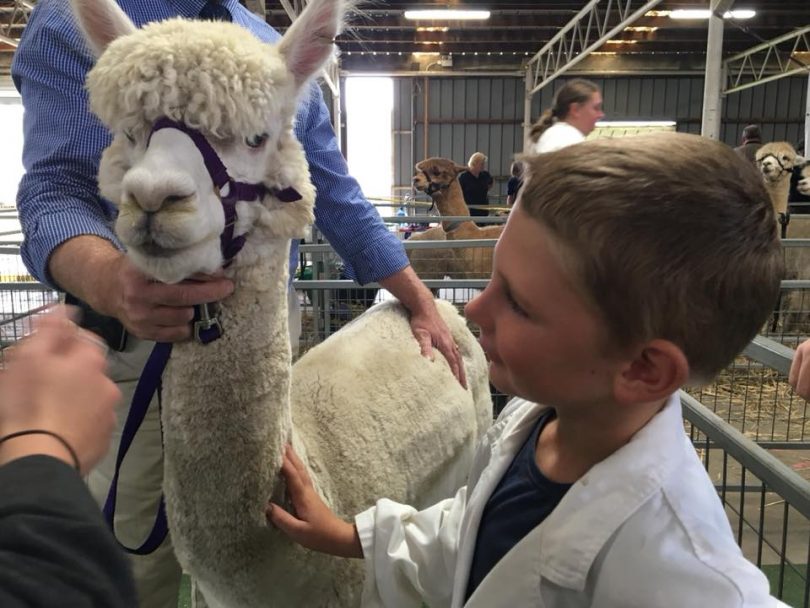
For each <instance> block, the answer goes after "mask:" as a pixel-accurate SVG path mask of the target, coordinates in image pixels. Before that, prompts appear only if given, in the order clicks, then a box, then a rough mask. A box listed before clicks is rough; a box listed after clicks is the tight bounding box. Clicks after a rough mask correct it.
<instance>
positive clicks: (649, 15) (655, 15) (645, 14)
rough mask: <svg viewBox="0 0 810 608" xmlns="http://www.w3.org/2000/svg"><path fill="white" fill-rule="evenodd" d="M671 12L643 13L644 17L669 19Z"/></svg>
mask: <svg viewBox="0 0 810 608" xmlns="http://www.w3.org/2000/svg"><path fill="white" fill-rule="evenodd" d="M671 12H672V11H647V12H646V13H644V16H645V17H669V14H670V13H671Z"/></svg>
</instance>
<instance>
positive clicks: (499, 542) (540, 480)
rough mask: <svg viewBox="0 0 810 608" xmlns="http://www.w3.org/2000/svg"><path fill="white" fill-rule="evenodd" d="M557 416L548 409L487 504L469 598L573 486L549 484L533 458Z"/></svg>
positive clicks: (468, 590) (474, 556) (471, 572)
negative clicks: (540, 440) (536, 448)
mask: <svg viewBox="0 0 810 608" xmlns="http://www.w3.org/2000/svg"><path fill="white" fill-rule="evenodd" d="M554 415H555V414H554V410H553V409H549V410H548V411H547V412H545V413H543V415H542V416H540V419H539V420H538V421H537V423H536V424H535V427H534V429H532V432H531V433H529V437H528V439H526V443H524V444H523V447H522V448H520V451H519V452H518V453H517V455H515V459H514V460H513V461H512V464H511V465H509V468H508V469H507V470H506V473H504V476H503V478H502V479H501V481H500V483H499V484H498V487H497V488H495V491H494V492H493V493H492V496H490V497H489V500H488V501H487V505H486V507H485V508H484V513H483V515H482V517H481V525H480V526H479V528H478V537H477V539H476V542H475V553H474V555H473V562H472V568H471V569H470V578H469V581H468V582H467V596H466V597H467V599H469V597H470V596H471V595H472V594H473V592H474V591H475V589H476V588H477V587H478V585H479V584H480V583H481V581H482V580H484V577H485V576H486V575H487V574H489V571H490V570H492V568H494V567H495V564H497V563H498V562H499V561H500V560H501V558H502V557H503V556H504V555H506V554H507V553H508V552H509V550H510V549H511V548H512V547H514V546H515V545H516V544H517V543H518V541H520V540H521V539H522V538H523V537H524V536H526V535H527V534H528V533H529V532H531V531H532V530H533V529H534V528H536V527H537V526H539V525H540V523H541V522H542V521H543V520H544V519H545V518H546V517H548V516H549V514H550V513H551V512H552V511H553V510H554V508H555V507H556V506H557V504H558V503H559V502H560V501H561V500H562V497H563V496H565V493H566V492H567V491H568V489H569V488H570V487H571V485H572V484H568V483H555V482H553V481H550V480H549V479H548V478H547V477H546V476H545V475H543V473H541V472H540V469H539V468H538V467H537V463H536V462H535V459H534V452H535V446H536V445H537V438H538V437H539V435H540V431H541V430H542V429H543V427H544V426H545V425H546V423H548V422H549V421H551V420H553V419H554Z"/></svg>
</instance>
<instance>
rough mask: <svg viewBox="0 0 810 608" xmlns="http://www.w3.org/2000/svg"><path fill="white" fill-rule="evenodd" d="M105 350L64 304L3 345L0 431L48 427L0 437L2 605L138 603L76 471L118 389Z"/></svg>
mask: <svg viewBox="0 0 810 608" xmlns="http://www.w3.org/2000/svg"><path fill="white" fill-rule="evenodd" d="M105 355H106V348H104V347H103V345H101V344H100V343H99V341H98V339H97V338H96V337H95V336H93V335H92V334H89V333H87V332H84V331H82V330H79V328H78V327H76V326H75V325H74V324H73V323H72V322H71V321H69V319H68V318H67V316H66V313H65V311H64V309H62V310H57V311H55V312H53V313H51V314H49V315H48V316H46V317H44V318H43V319H42V320H41V321H40V323H39V324H38V327H37V330H36V332H35V334H34V335H33V336H31V337H30V338H26V339H25V340H23V341H22V342H21V343H20V344H19V345H15V346H14V347H13V348H10V349H7V350H6V352H5V361H6V369H5V370H3V371H0V438H3V437H9V435H14V434H16V433H21V432H26V431H32V430H36V431H48V432H50V433H53V434H55V435H56V436H54V435H49V434H44V433H35V434H23V435H19V436H16V437H11V438H8V439H5V440H3V441H2V442H1V443H0V488H3V490H2V492H0V606H4V607H13V606H26V607H32V606H42V607H46V606H47V607H50V606H91V605H92V606H105V607H106V606H109V607H119V606H121V607H125V606H126V607H133V608H134V607H135V606H136V605H137V600H136V596H135V588H134V585H133V583H132V579H131V575H130V572H129V565H128V562H127V560H126V557H125V556H124V554H123V553H122V552H121V550H120V548H119V547H118V544H117V542H116V541H115V539H114V537H113V535H112V533H111V532H110V530H109V529H108V528H107V526H106V524H105V523H104V521H103V519H102V517H101V513H100V511H99V509H98V507H97V506H96V504H95V502H94V501H93V499H92V497H91V496H90V493H89V492H88V490H87V488H86V487H85V484H84V482H83V481H82V478H81V475H83V474H86V473H87V472H88V471H89V470H90V469H91V468H92V467H93V466H94V465H95V464H96V463H98V461H99V460H100V459H101V458H102V457H103V455H104V454H105V453H106V452H107V448H108V447H109V443H110V436H111V433H112V429H113V426H114V423H115V413H114V410H113V407H114V405H115V403H116V402H117V401H118V399H119V398H120V392H119V390H118V388H117V387H116V386H115V384H114V383H113V382H112V381H111V380H109V379H108V378H107V376H106V375H105V369H106V356H105ZM68 446H69V447H68ZM77 466H78V468H79V470H76V469H77Z"/></svg>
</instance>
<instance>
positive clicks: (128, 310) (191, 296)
mask: <svg viewBox="0 0 810 608" xmlns="http://www.w3.org/2000/svg"><path fill="white" fill-rule="evenodd" d="M111 280H112V286H113V288H112V289H110V290H108V291H107V293H109V294H117V297H116V298H115V300H113V301H112V302H109V303H108V306H107V307H106V308H107V310H102V311H100V312H103V313H105V314H112V315H113V316H115V317H116V318H117V319H118V320H119V321H121V323H123V325H124V327H125V328H126V329H127V331H129V332H130V333H131V334H133V335H134V336H136V337H138V338H141V339H144V340H156V341H158V342H179V341H182V340H188V339H189V338H190V337H191V320H192V319H193V318H194V306H195V305H197V304H204V303H206V302H218V301H219V300H222V299H224V298H226V297H228V296H229V295H231V294H232V293H233V282H232V281H230V280H229V279H226V278H225V277H224V276H222V275H216V276H209V275H197V276H195V277H193V279H189V280H186V281H183V282H181V283H177V284H175V285H167V284H165V283H157V282H155V281H153V280H151V279H150V278H149V277H147V276H146V275H145V274H143V273H142V272H141V271H140V270H138V269H137V268H136V267H135V266H134V265H133V264H132V262H131V261H130V260H129V258H127V257H126V256H124V255H121V257H120V258H119V259H118V260H117V261H116V263H115V264H114V265H113V268H112V269H111Z"/></svg>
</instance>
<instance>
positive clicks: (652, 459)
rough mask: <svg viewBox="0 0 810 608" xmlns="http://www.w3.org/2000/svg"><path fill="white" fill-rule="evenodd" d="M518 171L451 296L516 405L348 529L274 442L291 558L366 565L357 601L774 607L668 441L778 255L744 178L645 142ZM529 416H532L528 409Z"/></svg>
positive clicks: (677, 139) (766, 304) (761, 300)
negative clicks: (483, 261) (423, 499)
mask: <svg viewBox="0 0 810 608" xmlns="http://www.w3.org/2000/svg"><path fill="white" fill-rule="evenodd" d="M524 162H525V164H526V168H527V170H528V178H527V181H526V183H525V184H524V186H523V189H522V190H521V193H520V197H519V199H518V202H517V204H516V206H515V209H514V210H513V212H512V214H511V215H510V217H509V221H508V223H507V225H506V228H505V230H504V232H503V235H502V236H501V238H500V240H499V242H498V245H497V247H496V249H495V263H494V270H493V274H492V280H491V282H490V283H489V285H488V287H487V288H486V289H485V290H484V292H483V293H482V294H481V295H480V296H479V297H478V298H476V299H475V300H474V301H472V302H470V303H469V304H468V305H467V308H466V315H467V317H468V318H469V319H470V320H471V321H472V322H474V323H476V324H477V325H479V326H480V328H481V338H480V341H481V345H482V346H483V348H484V350H485V351H486V353H487V356H488V359H489V361H490V377H491V380H492V383H493V384H494V385H495V386H496V387H498V389H500V390H501V391H502V392H504V393H506V394H512V395H517V396H518V398H516V399H514V400H513V401H512V402H511V403H510V404H509V406H507V408H506V409H505V410H504V412H503V413H502V414H501V415H500V417H499V418H498V420H497V421H496V423H495V425H494V426H493V427H492V428H491V429H490V430H489V431H488V432H487V434H486V435H485V437H484V438H483V439H482V441H481V443H480V446H479V448H478V451H477V454H476V457H475V460H474V463H473V466H472V470H471V471H470V476H469V480H468V484H467V486H465V487H464V488H462V489H460V490H459V491H458V493H457V494H456V495H455V496H454V497H453V498H449V499H447V500H445V501H443V502H441V503H439V504H437V505H435V506H433V507H431V508H428V509H426V510H424V511H421V512H417V511H416V510H414V509H413V508H411V507H408V506H405V505H400V504H396V503H394V502H392V501H390V500H386V499H382V500H380V501H378V502H377V505H376V506H375V507H373V508H371V509H369V510H368V511H365V512H364V513H361V514H359V515H358V516H357V517H356V518H355V523H354V524H349V523H346V522H344V521H342V520H340V519H339V518H337V517H336V516H335V515H333V514H332V513H331V512H330V511H329V509H328V508H327V507H326V506H325V505H324V504H323V502H322V501H321V500H320V498H319V497H318V495H317V494H316V493H315V491H314V490H313V488H312V484H311V483H310V481H309V478H308V476H307V474H306V469H305V467H304V465H303V464H302V463H301V462H300V460H298V458H297V457H296V456H295V454H293V453H292V451H291V450H288V453H287V454H286V455H285V462H284V468H283V472H284V474H285V475H286V477H287V481H288V485H289V490H290V493H291V496H292V499H293V504H294V506H295V509H296V513H297V517H294V516H292V515H290V514H289V513H287V512H285V511H284V510H283V509H281V508H280V507H278V506H277V505H271V506H270V510H269V517H270V519H271V521H272V522H273V523H274V524H275V525H276V526H278V527H279V528H280V529H281V530H283V531H284V532H285V533H286V534H288V535H289V536H290V537H291V538H292V539H293V540H295V541H297V542H299V543H301V544H302V545H304V546H307V547H310V548H312V549H316V550H319V551H324V552H328V553H333V554H335V555H341V556H348V557H364V558H365V563H366V572H367V581H366V589H365V597H366V598H367V600H368V605H385V606H394V607H404V606H415V607H418V606H420V604H421V602H423V601H424V602H425V603H427V604H428V605H429V606H431V608H436V607H438V606H448V605H449V606H454V607H455V606H462V605H464V606H468V607H469V608H474V607H476V608H493V607H498V606H503V607H510V608H512V607H516V606H520V607H523V606H560V607H566V608H568V607H580V606H582V607H584V606H599V607H616V608H619V607H621V608H626V607H630V606H634V607H639V608H641V607H643V608H650V607H657V606H660V607H664V606H667V607H669V606H677V607H682V606H683V607H686V606H689V607H691V606H707V607H708V606H711V607H712V608H716V607H730V606H747V607H748V606H773V605H777V604H778V602H777V601H776V600H774V599H772V598H770V596H769V593H768V582H767V580H766V579H765V577H764V575H763V574H762V573H761V572H760V571H759V570H757V569H756V568H755V567H754V566H753V565H752V564H750V563H749V562H747V561H746V560H745V559H744V558H743V556H742V554H741V552H740V549H739V548H738V547H737V545H736V544H735V542H734V538H733V536H732V533H731V528H730V526H729V523H728V520H727V518H726V515H725V513H724V511H723V507H722V505H721V503H720V501H719V499H718V496H717V493H716V491H715V489H714V487H713V485H712V482H711V481H710V480H709V477H708V476H707V475H706V473H705V471H704V469H703V467H702V465H701V463H700V460H699V459H698V456H697V455H696V453H695V450H694V448H693V447H692V445H691V443H690V441H689V439H688V438H687V436H686V434H685V433H684V427H683V419H682V415H681V406H680V401H679V399H678V393H677V391H678V388H679V387H680V386H682V385H684V384H686V383H688V384H691V385H696V384H699V383H702V382H708V381H709V380H710V379H711V378H712V377H713V376H714V375H715V374H716V373H717V372H718V371H719V370H721V369H722V368H723V367H725V366H726V365H727V364H729V363H730V362H731V361H732V359H733V358H734V356H735V355H736V354H737V353H739V352H740V350H742V348H743V347H744V346H745V345H746V344H747V343H748V342H749V340H750V339H751V338H752V337H753V336H754V335H755V334H756V332H757V330H758V328H759V327H761V326H762V324H763V323H764V322H765V320H766V319H767V317H768V315H769V313H770V311H771V310H772V309H773V304H774V302H775V300H776V294H777V290H778V287H779V280H780V276H781V267H782V262H781V259H782V256H781V252H780V245H779V241H778V239H777V235H776V221H775V218H774V213H773V209H772V207H771V204H770V201H769V198H768V195H767V193H766V192H765V190H764V188H763V185H762V182H761V179H760V178H759V176H758V175H757V173H756V172H755V171H754V169H753V168H752V167H751V166H750V164H747V163H745V162H744V161H742V160H741V159H740V158H739V157H737V155H736V154H734V152H732V150H731V149H730V148H728V147H727V146H725V145H723V144H720V143H717V142H713V141H710V140H708V139H703V138H700V137H697V136H691V135H683V134H674V133H673V134H658V135H651V136H646V137H635V138H627V139H621V140H599V141H589V142H584V143H582V144H578V145H576V146H572V147H569V148H566V149H563V150H561V151H559V152H555V153H552V154H548V155H543V157H542V159H535V158H531V157H530V158H527V159H524ZM540 404H542V405H540Z"/></svg>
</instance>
